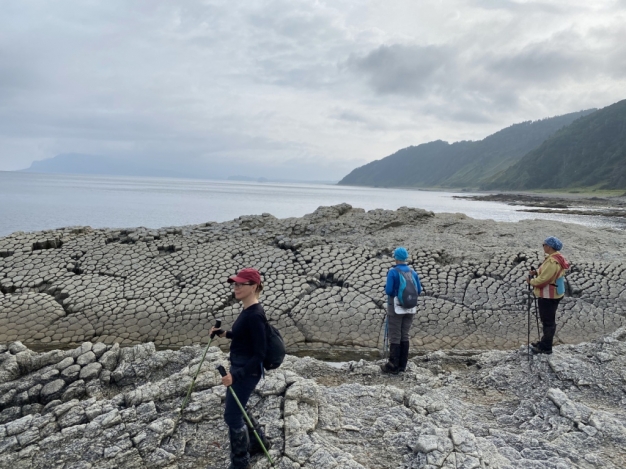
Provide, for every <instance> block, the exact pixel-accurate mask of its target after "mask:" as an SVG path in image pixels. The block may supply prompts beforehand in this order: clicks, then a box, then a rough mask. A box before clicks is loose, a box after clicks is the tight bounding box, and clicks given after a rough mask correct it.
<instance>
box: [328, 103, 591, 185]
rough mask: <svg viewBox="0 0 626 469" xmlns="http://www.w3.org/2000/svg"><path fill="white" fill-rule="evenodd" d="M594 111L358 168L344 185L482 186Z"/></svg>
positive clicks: (402, 153)
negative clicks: (563, 129) (559, 131)
mask: <svg viewBox="0 0 626 469" xmlns="http://www.w3.org/2000/svg"><path fill="white" fill-rule="evenodd" d="M594 111H595V110H594V109H590V110H586V111H580V112H575V113H571V114H566V115H563V116H558V117H551V118H548V119H542V120H539V121H534V122H530V121H529V122H523V123H521V124H515V125H512V126H510V127H507V128H506V129H503V130H500V131H499V132H496V133H495V134H493V135H490V136H488V137H486V138H485V139H483V140H480V141H477V142H470V141H464V142H456V143H453V144H449V143H447V142H444V141H441V140H437V141H435V142H430V143H425V144H422V145H418V146H415V147H414V146H411V147H408V148H404V149H402V150H399V151H398V152H396V153H394V154H393V155H390V156H387V157H386V158H383V159H381V160H376V161H372V162H371V163H368V164H366V165H364V166H361V167H359V168H356V169H355V170H353V171H352V172H351V173H350V174H348V175H347V176H346V177H344V178H343V179H342V180H341V181H340V182H339V184H342V185H356V186H376V187H449V188H461V187H473V188H476V187H480V186H481V185H484V184H486V183H489V182H492V181H493V180H494V178H495V176H496V175H497V174H500V173H502V172H503V171H504V170H505V169H506V168H508V167H509V166H511V165H512V164H514V163H516V162H517V161H518V160H519V159H520V158H522V157H523V156H524V155H525V154H527V153H528V152H530V151H531V150H534V149H536V148H537V147H539V145H541V143H542V142H544V141H545V140H546V139H547V138H548V137H550V136H551V135H552V134H554V133H555V132H557V131H558V130H559V129H561V128H563V127H565V126H567V125H569V124H571V123H572V122H574V121H575V120H576V119H578V118H580V117H583V116H586V115H589V114H590V113H592V112H594Z"/></svg>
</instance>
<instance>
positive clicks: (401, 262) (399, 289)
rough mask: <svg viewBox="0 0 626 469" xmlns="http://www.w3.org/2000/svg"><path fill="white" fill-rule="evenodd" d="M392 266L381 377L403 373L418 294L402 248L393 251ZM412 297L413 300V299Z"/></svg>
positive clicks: (415, 277)
mask: <svg viewBox="0 0 626 469" xmlns="http://www.w3.org/2000/svg"><path fill="white" fill-rule="evenodd" d="M393 257H394V259H395V263H396V265H395V266H394V267H392V268H391V269H389V272H388V273H387V283H386V285H385V293H386V294H387V321H388V327H389V360H388V362H387V363H385V364H384V365H382V366H381V370H382V371H383V373H392V374H396V373H399V372H403V371H405V370H406V364H407V361H408V359H409V330H410V329H411V324H412V322H413V317H414V316H415V313H416V311H417V296H418V295H419V294H420V293H421V292H422V284H421V283H420V279H419V276H418V275H417V272H415V271H414V270H413V269H411V268H410V267H409V266H408V265H407V262H408V260H409V252H408V251H407V250H406V248H404V247H398V248H396V249H395V250H394V251H393ZM413 297H414V298H413Z"/></svg>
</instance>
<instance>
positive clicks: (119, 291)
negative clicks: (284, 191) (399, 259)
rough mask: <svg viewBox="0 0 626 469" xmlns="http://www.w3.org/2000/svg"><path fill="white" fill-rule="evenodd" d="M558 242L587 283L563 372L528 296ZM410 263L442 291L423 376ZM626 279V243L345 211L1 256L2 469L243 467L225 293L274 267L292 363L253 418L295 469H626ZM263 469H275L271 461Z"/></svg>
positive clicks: (560, 353)
mask: <svg viewBox="0 0 626 469" xmlns="http://www.w3.org/2000/svg"><path fill="white" fill-rule="evenodd" d="M546 233H550V234H556V235H558V236H559V237H560V238H561V239H562V240H563V241H564V243H565V249H564V254H565V255H566V257H567V258H568V259H569V260H570V261H572V263H573V266H572V269H571V270H570V273H569V274H568V277H567V293H566V297H565V299H564V300H563V301H562V303H561V305H560V306H559V313H558V320H557V323H558V324H559V329H558V332H557V341H556V344H557V345H556V346H555V347H554V353H553V354H552V355H549V356H548V355H539V356H535V357H532V358H531V357H530V356H529V355H528V351H527V348H526V334H527V309H526V308H527V304H528V303H527V299H528V297H527V294H528V293H527V289H526V287H525V285H524V283H523V279H524V278H525V276H526V274H527V272H528V269H529V268H530V267H531V266H536V265H537V263H538V262H540V261H541V257H540V254H539V250H540V243H541V240H542V239H543V237H544V236H545V235H546ZM398 244H403V245H405V246H406V247H407V248H408V249H409V252H410V253H411V257H410V260H409V261H410V264H411V265H412V266H413V267H415V268H416V270H417V271H418V272H419V274H420V277H421V280H422V284H423V286H424V289H425V293H424V295H423V296H422V297H420V303H419V307H418V313H417V315H416V317H415V319H414V322H413V327H412V328H411V352H412V353H411V355H412V358H411V359H410V360H409V362H408V364H407V371H406V372H405V373H403V374H400V375H397V376H394V375H381V373H380V368H379V366H380V364H382V363H383V361H382V360H377V355H378V353H377V352H378V351H379V350H380V347H381V345H382V339H383V330H384V329H383V328H384V316H385V311H384V309H383V306H384V303H383V302H384V295H383V291H382V286H383V285H384V278H385V274H386V271H387V269H388V268H389V266H390V264H391V257H390V255H391V251H392V249H393V248H394V247H395V246H397V245H398ZM625 264H626V233H625V232H622V231H618V230H607V229H595V228H589V227H584V226H581V225H574V224H566V223H559V222H554V221H545V220H529V221H527V222H524V223H502V222H494V221H492V220H475V219H472V218H469V217H467V216H465V215H463V214H433V213H432V212H427V211H424V210H418V209H409V208H401V209H398V210H371V211H369V212H365V211H364V210H362V209H354V208H352V207H351V206H349V205H347V204H341V205H336V206H331V207H320V208H318V209H317V210H316V211H315V212H313V213H311V214H309V215H306V216H304V217H301V218H287V219H277V218H275V217H273V216H271V215H269V214H265V215H260V216H242V217H238V218H237V219H235V220H231V221H229V222H224V223H214V222H209V223H204V224H199V225H189V226H182V227H171V228H161V229H155V230H150V229H146V228H134V229H92V228H89V227H74V228H66V229H59V230H49V231H46V232H33V233H22V234H19V233H17V234H13V235H10V236H7V237H4V238H0V466H1V467H14V468H16V469H20V468H34V469H44V468H46V469H47V468H48V467H50V461H54V462H55V464H57V465H58V467H63V468H66V469H70V468H72V469H90V468H93V467H102V468H121V469H126V468H128V469H131V468H132V469H135V468H142V467H146V468H153V467H163V468H168V469H169V468H171V469H174V468H178V469H203V468H206V467H207V466H208V467H225V466H226V465H227V464H228V437H227V432H226V431H225V428H224V424H223V423H222V421H221V412H222V409H223V405H224V404H223V402H224V397H225V388H224V387H223V386H222V385H221V380H220V376H219V374H218V373H217V371H216V369H215V368H216V367H217V366H218V365H222V366H226V367H227V366H228V365H229V363H228V356H227V355H226V354H225V353H224V350H225V349H226V348H227V345H228V344H227V342H226V341H225V340H219V339H218V340H215V341H214V342H215V343H212V345H213V346H212V347H211V348H210V349H209V350H208V353H207V355H206V360H205V361H204V362H203V365H202V368H201V369H200V370H198V366H199V365H200V360H201V357H202V356H203V352H204V344H206V341H207V336H208V330H209V329H210V327H211V325H212V324H213V323H214V321H215V319H217V318H219V319H221V320H222V321H223V325H224V326H225V327H228V326H229V325H230V324H232V322H233V320H234V318H235V317H236V315H237V314H238V312H239V307H238V305H237V304H236V303H235V302H233V301H232V299H231V298H230V291H229V289H228V287H227V286H226V283H225V279H226V278H227V277H228V275H230V274H232V273H233V272H234V271H236V270H237V269H238V268H241V267H244V266H255V267H257V268H259V269H260V270H261V271H262V272H263V274H264V276H265V284H266V288H265V290H264V292H263V296H262V301H263V304H264V306H265V310H266V312H267V313H268V317H269V318H270V321H271V322H272V323H273V324H275V325H276V326H277V327H278V329H279V330H280V331H281V333H282V334H283V337H284V338H285V340H286V343H287V348H288V352H289V353H290V354H289V355H287V357H286V359H285V362H284V363H283V365H282V366H281V367H280V368H278V369H276V370H272V371H268V372H266V373H265V376H264V378H263V380H262V381H261V382H260V384H259V385H258V386H257V389H256V390H255V392H254V394H253V396H252V397H251V399H250V405H249V409H248V410H249V412H250V413H251V414H252V415H253V416H254V417H255V418H257V420H258V421H259V422H260V423H261V425H263V426H264V428H265V433H266V435H267V437H268V438H269V439H270V441H271V442H272V445H273V447H272V449H271V450H270V452H271V455H272V458H273V459H274V460H276V461H277V464H278V466H277V467H279V468H281V469H327V468H330V467H334V468H337V469H338V468H342V469H343V468H347V469H371V468H377V469H387V468H396V467H412V468H418V467H429V466H428V465H427V464H430V463H429V461H430V462H432V463H433V464H430V467H433V468H435V467H437V468H445V467H467V468H472V467H473V468H479V467H489V468H494V469H496V468H497V469H512V468H517V467H544V466H545V462H546V461H549V462H550V464H553V465H554V467H558V468H560V467H563V468H567V467H582V466H580V464H579V463H580V462H581V461H585V462H584V467H589V468H603V469H604V468H610V469H618V468H620V467H623V466H624V463H626V452H625V451H624V448H625V446H624V441H626V415H625V414H624V406H626V398H624V392H623V388H624V387H625V386H626V378H624V376H623V370H624V367H626V327H625V326H626V300H625V299H624V298H625V295H624V289H625V287H624V285H626V277H625V276H626V269H625V268H624V267H625ZM532 326H533V331H532V333H533V337H532V338H533V339H534V334H535V331H534V324H532ZM20 340H21V341H24V342H28V343H30V344H38V345H39V346H40V347H44V348H45V349H46V350H47V351H43V352H41V353H37V352H36V351H34V350H32V349H30V348H29V347H27V346H25V345H24V344H23V343H22V342H20ZM316 353H319V357H320V358H323V359H325V360H332V361H333V362H337V361H340V362H342V363H325V362H323V361H320V360H317V359H315V358H312V357H311V356H310V355H313V354H316ZM296 355H298V356H299V357H298V356H296ZM196 371H199V375H198V379H197V381H196V385H195V388H194V392H193V393H192V394H191V398H190V402H189V404H188V405H187V407H186V408H185V412H184V413H183V414H182V415H181V413H180V411H179V409H180V406H181V403H182V400H183V398H184V396H185V395H186V393H187V390H188V387H189V385H190V383H191V380H192V377H193V376H194V375H195V374H196ZM450 458H452V459H450ZM448 460H452V461H453V462H454V465H453V466H450V465H446V464H447V463H446V461H448ZM252 462H253V467H255V468H257V469H261V468H265V469H267V464H266V462H265V461H264V460H263V458H262V456H260V455H259V456H255V457H254V458H253V461H252ZM459 464H460V465H459Z"/></svg>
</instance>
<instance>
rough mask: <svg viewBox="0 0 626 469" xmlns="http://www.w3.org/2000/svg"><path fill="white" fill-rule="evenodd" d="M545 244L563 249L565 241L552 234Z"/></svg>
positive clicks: (558, 249)
mask: <svg viewBox="0 0 626 469" xmlns="http://www.w3.org/2000/svg"><path fill="white" fill-rule="evenodd" d="M543 244H546V245H548V246H550V247H551V248H552V249H554V250H555V251H560V250H561V249H563V243H562V242H561V240H560V239H559V238H557V237H556V236H550V237H549V238H546V239H545V241H544V242H543Z"/></svg>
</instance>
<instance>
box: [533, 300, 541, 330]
mask: <svg viewBox="0 0 626 469" xmlns="http://www.w3.org/2000/svg"><path fill="white" fill-rule="evenodd" d="M538 301H539V300H538V299H537V297H535V298H534V299H533V303H535V319H536V320H537V340H541V332H540V331H539V309H538V306H537V302H538Z"/></svg>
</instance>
